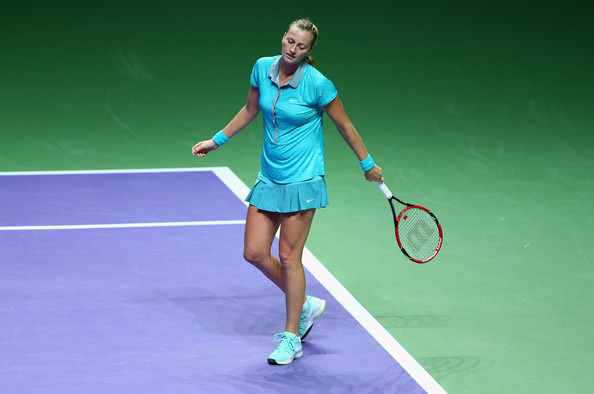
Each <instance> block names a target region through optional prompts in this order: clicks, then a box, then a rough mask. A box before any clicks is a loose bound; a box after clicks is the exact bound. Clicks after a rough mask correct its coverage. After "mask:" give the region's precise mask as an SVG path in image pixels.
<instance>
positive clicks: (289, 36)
mask: <svg viewBox="0 0 594 394" xmlns="http://www.w3.org/2000/svg"><path fill="white" fill-rule="evenodd" d="M312 41H313V34H312V33H310V32H308V31H305V30H301V29H299V28H298V27H295V26H291V28H290V29H289V31H288V32H286V33H285V35H284V36H283V41H282V42H283V51H282V56H283V62H284V63H285V64H287V65H298V64H301V62H303V60H304V59H305V57H306V56H307V55H308V54H309V53H310V52H311V50H312V49H313V48H312V47H311V42H312Z"/></svg>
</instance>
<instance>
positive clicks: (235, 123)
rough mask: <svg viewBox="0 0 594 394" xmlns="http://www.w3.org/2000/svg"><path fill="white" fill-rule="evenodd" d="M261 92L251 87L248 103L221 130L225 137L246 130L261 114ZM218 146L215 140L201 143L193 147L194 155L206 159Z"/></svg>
mask: <svg viewBox="0 0 594 394" xmlns="http://www.w3.org/2000/svg"><path fill="white" fill-rule="evenodd" d="M259 101H260V90H259V89H258V88H255V87H253V86H250V92H249V93H248V98H247V103H246V104H245V105H244V106H243V108H241V109H240V110H239V112H238V113H237V115H235V117H234V118H233V120H231V122H229V124H228V125H227V126H225V128H224V129H223V130H221V131H222V132H223V134H224V136H225V137H227V138H231V137H233V136H234V135H235V134H237V133H239V132H240V131H241V130H243V129H245V128H246V127H247V125H249V124H250V123H252V121H253V120H254V119H256V116H258V112H260V104H259ZM218 147H219V145H217V144H216V143H215V142H214V141H213V139H212V138H211V139H209V140H205V141H200V142H199V143H197V144H196V145H194V146H193V147H192V154H193V155H194V156H198V157H204V156H205V155H206V154H207V153H208V152H210V151H213V150H215V149H217V148H218Z"/></svg>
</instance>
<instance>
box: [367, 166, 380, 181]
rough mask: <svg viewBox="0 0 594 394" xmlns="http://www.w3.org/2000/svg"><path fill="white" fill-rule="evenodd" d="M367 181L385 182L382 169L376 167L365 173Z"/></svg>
mask: <svg viewBox="0 0 594 394" xmlns="http://www.w3.org/2000/svg"><path fill="white" fill-rule="evenodd" d="M365 179H367V180H368V181H369V182H371V181H374V182H383V181H384V177H383V176H382V168H381V167H380V166H378V165H375V166H374V167H373V168H372V169H371V170H368V171H365Z"/></svg>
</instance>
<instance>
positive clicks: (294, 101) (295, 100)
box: [289, 99, 299, 103]
mask: <svg viewBox="0 0 594 394" xmlns="http://www.w3.org/2000/svg"><path fill="white" fill-rule="evenodd" d="M289 101H290V102H292V103H296V102H298V101H299V100H297V99H289Z"/></svg>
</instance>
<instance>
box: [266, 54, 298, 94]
mask: <svg viewBox="0 0 594 394" xmlns="http://www.w3.org/2000/svg"><path fill="white" fill-rule="evenodd" d="M281 58H282V56H279V57H278V58H277V59H276V60H275V61H274V62H273V63H272V66H270V71H268V78H270V79H271V80H272V82H274V83H275V84H276V86H279V83H278V69H279V67H280V61H281ZM306 66H307V64H306V63H305V62H303V63H301V65H300V66H299V68H298V69H297V70H296V71H295V72H294V73H293V76H292V77H291V79H289V82H287V85H290V86H291V87H292V88H294V89H296V88H297V86H299V82H301V77H303V72H304V71H305V67H306ZM279 87H280V86H279Z"/></svg>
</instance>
